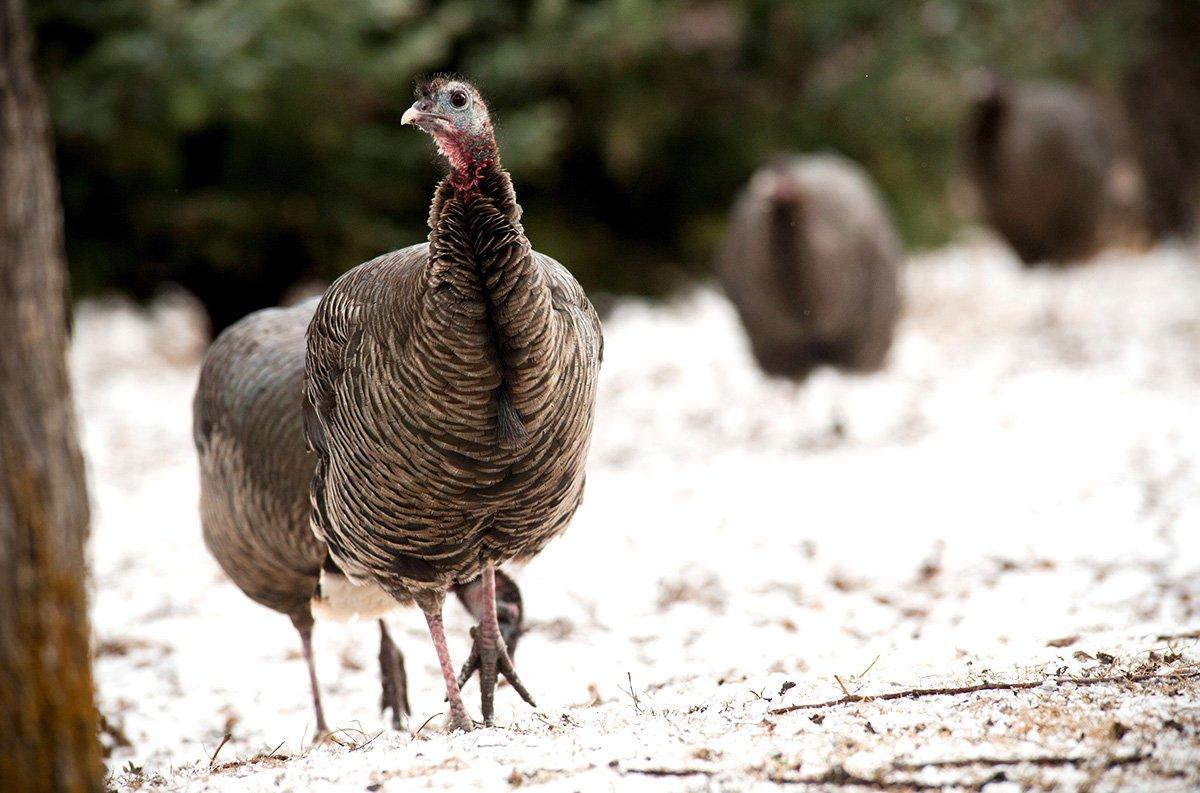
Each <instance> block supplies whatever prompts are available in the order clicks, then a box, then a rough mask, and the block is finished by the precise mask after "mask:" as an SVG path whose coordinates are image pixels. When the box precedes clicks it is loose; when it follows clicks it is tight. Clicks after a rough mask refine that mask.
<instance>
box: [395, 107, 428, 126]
mask: <svg viewBox="0 0 1200 793" xmlns="http://www.w3.org/2000/svg"><path fill="white" fill-rule="evenodd" d="M423 115H425V114H424V113H422V112H421V111H420V110H417V106H416V105H413V106H412V107H410V108H409V109H408V110H405V111H404V115H403V116H401V117H400V125H401V126H403V125H405V124H412V125H413V126H414V127H415V126H418V124H417V121H418V120H419V119H420V118H421V116H423ZM392 118H395V116H392Z"/></svg>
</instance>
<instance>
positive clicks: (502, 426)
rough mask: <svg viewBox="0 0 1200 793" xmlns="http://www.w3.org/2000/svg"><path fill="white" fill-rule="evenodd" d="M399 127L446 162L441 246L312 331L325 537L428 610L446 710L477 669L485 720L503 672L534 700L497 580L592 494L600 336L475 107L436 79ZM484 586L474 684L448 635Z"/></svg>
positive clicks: (388, 272) (437, 216) (314, 440)
mask: <svg viewBox="0 0 1200 793" xmlns="http://www.w3.org/2000/svg"><path fill="white" fill-rule="evenodd" d="M403 123H405V124H413V125H415V126H417V127H419V128H420V129H422V130H424V131H425V132H427V133H429V134H430V135H431V136H432V137H433V139H434V141H435V142H436V143H437V147H438V150H439V151H440V152H441V153H442V155H443V156H444V157H445V158H446V160H447V161H448V163H449V167H450V173H449V175H448V176H447V178H445V179H444V180H443V181H442V182H441V183H440V184H439V185H438V187H437V189H436V192H435V194H434V198H433V204H432V207H431V208H430V212H429V228H430V232H429V242H428V244H422V245H415V246H413V247H411V248H405V249H403V250H400V251H396V252H394V253H390V254H387V255H385V256H381V257H379V258H378V259H375V260H373V261H370V262H367V263H366V264H363V265H360V266H358V267H356V268H354V269H353V270H351V271H349V272H348V273H346V274H345V275H343V276H342V277H341V278H339V279H338V280H337V281H336V282H334V284H333V285H332V286H331V287H330V288H329V291H328V292H326V294H325V296H324V298H323V299H322V300H321V303H320V305H319V306H318V308H317V312H316V315H315V316H314V317H313V320H312V324H311V325H310V326H309V329H308V360H307V374H308V380H307V392H306V393H307V408H308V410H307V413H306V415H305V419H306V425H305V426H306V428H307V431H308V439H309V442H310V444H311V446H312V448H313V450H314V451H315V452H316V455H317V458H318V464H317V474H316V476H315V477H314V479H313V487H312V500H313V506H314V524H315V525H316V526H317V527H318V530H319V531H320V532H321V534H322V536H323V537H324V539H325V540H326V542H327V543H328V544H329V550H330V554H331V555H332V557H333V558H334V560H335V561H336V562H337V564H338V566H339V567H341V568H342V569H343V570H345V571H346V574H347V575H349V576H351V577H353V578H356V579H358V580H361V581H373V582H375V583H378V584H379V586H381V587H382V588H383V589H384V590H386V591H387V592H389V593H390V594H391V595H392V596H393V597H395V598H396V599H397V600H399V601H401V602H407V601H409V600H415V601H416V602H417V604H418V605H420V607H421V609H422V610H423V611H424V612H425V616H426V619H427V621H428V623H429V630H430V634H431V637H432V638H433V642H434V646H435V649H436V650H437V653H438V660H439V662H440V664H441V667H442V672H443V676H444V677H445V682H446V691H447V697H448V699H449V700H450V704H451V714H450V725H451V726H452V727H453V728H459V729H470V727H471V726H472V723H471V721H470V720H469V719H468V717H467V714H466V710H465V708H464V707H463V703H462V697H461V694H460V691H459V688H460V686H461V685H463V684H465V681H466V679H467V678H468V677H469V676H470V675H471V674H472V673H473V671H474V670H475V669H476V668H479V671H480V687H481V689H482V697H481V699H482V705H483V717H484V722H485V723H486V724H488V725H490V724H492V721H493V702H492V697H493V692H494V689H495V683H496V675H497V672H503V673H504V674H505V675H506V676H507V677H508V679H509V681H510V682H511V683H512V684H513V687H514V688H515V689H516V690H517V691H518V692H519V693H521V694H522V696H524V697H525V698H526V699H527V700H529V701H530V702H532V700H530V699H529V696H528V693H527V692H525V690H524V687H523V686H521V685H520V682H519V680H518V679H517V676H516V675H515V673H514V672H513V670H512V664H511V661H510V659H509V657H508V653H507V652H506V650H505V643H504V641H503V638H502V637H500V636H499V635H498V628H497V624H496V617H495V614H494V610H493V609H492V603H493V602H494V591H493V587H494V584H493V581H494V577H493V575H494V574H493V570H494V568H495V566H496V565H499V564H501V563H503V562H506V561H509V560H522V559H528V558H530V557H532V556H533V555H535V554H536V553H538V552H539V551H540V550H542V548H543V547H545V545H546V544H547V543H548V542H550V540H551V539H553V538H554V537H555V536H557V535H558V534H559V533H561V532H562V531H563V530H564V529H565V528H566V526H567V522H568V521H569V520H570V519H571V516H572V515H573V514H574V512H575V510H576V508H577V507H578V506H579V502H580V499H581V497H582V495H583V481H584V458H585V457H586V454H587V449H588V443H589V440H590V437H591V431H592V417H593V412H594V403H595V394H596V378H597V374H598V372H599V368H600V355H601V343H602V342H601V333H600V322H599V319H598V318H597V316H596V312H595V311H594V310H593V308H592V305H591V303H589V302H588V299H587V297H586V296H585V295H584V293H583V290H582V289H581V288H580V286H579V284H578V283H576V281H575V279H574V278H573V277H572V276H571V274H570V273H569V272H568V271H567V270H566V269H565V268H564V267H563V266H562V265H560V264H559V263H558V262H556V261H554V260H553V259H551V258H550V257H548V256H543V255H542V254H540V253H537V252H535V251H533V250H532V249H531V248H530V245H529V241H528V240H527V239H526V237H525V232H524V229H523V228H522V226H521V222H520V218H521V208H520V206H519V205H518V204H517V200H516V195H515V193H514V191H513V186H512V182H511V180H510V179H509V176H508V173H507V172H506V171H505V170H504V169H503V168H502V167H501V166H500V160H499V156H498V153H497V149H496V143H495V139H494V136H493V133H492V124H491V120H490V118H489V115H488V110H487V107H486V106H485V104H484V102H483V99H482V98H481V97H480V95H479V93H478V92H477V91H476V90H475V88H474V87H472V86H471V85H470V84H469V83H467V82H465V81H462V80H455V79H448V78H436V79H434V80H432V81H431V82H428V83H426V84H424V85H422V86H421V87H420V88H419V89H418V91H417V101H416V102H415V103H414V104H413V106H412V107H411V108H410V109H409V110H408V111H407V112H405V114H404V118H403ZM476 575H482V580H483V593H484V598H483V607H484V609H485V611H486V612H487V613H485V615H484V617H483V618H482V619H481V620H480V624H479V627H478V629H477V630H476V631H473V635H474V636H475V645H474V649H473V650H472V654H471V657H470V658H469V659H468V663H467V665H466V666H465V667H464V670H463V674H462V677H461V680H456V678H455V675H454V672H453V669H452V667H451V666H450V659H449V653H448V651H447V648H446V641H445V636H444V632H443V628H442V617H441V612H442V602H443V599H444V597H445V594H446V591H447V590H448V589H449V588H451V587H453V586H454V585H455V584H458V583H460V582H463V581H469V580H471V579H472V578H473V577H474V576H476Z"/></svg>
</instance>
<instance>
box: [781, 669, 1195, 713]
mask: <svg viewBox="0 0 1200 793" xmlns="http://www.w3.org/2000/svg"><path fill="white" fill-rule="evenodd" d="M1196 677H1200V670H1196V669H1193V670H1190V671H1187V672H1180V673H1171V674H1165V675H1159V674H1152V673H1147V674H1141V675H1107V676H1104V677H1056V678H1050V679H1051V680H1053V681H1054V682H1055V683H1074V684H1075V685H1077V686H1086V685H1093V684H1096V683H1140V682H1143V681H1146V680H1160V679H1161V680H1189V679H1192V678H1196ZM834 679H836V680H837V681H838V685H840V686H841V687H842V691H843V692H845V693H846V696H844V697H842V698H841V699H831V700H828V701H826V702H802V703H800V704H798V705H788V706H787V707H783V708H772V709H771V710H769V711H767V712H768V713H770V714H771V715H772V716H781V715H783V714H785V713H792V712H793V711H797V710H814V709H816V708H830V707H834V706H835V705H848V704H850V703H853V702H870V701H872V700H881V701H882V700H893V699H909V698H917V697H944V696H954V695H957V694H974V693H975V692H977V691H1019V690H1022V689H1030V688H1037V687H1039V686H1041V685H1042V684H1043V683H1044V682H1045V681H1042V680H1035V681H1021V682H1016V683H1004V682H1001V683H979V684H977V685H973V686H956V687H953V688H909V689H905V690H903V691H891V692H888V693H887V694H876V695H874V696H871V695H867V696H863V695H859V694H851V693H850V692H849V691H846V686H845V684H843V683H842V681H841V678H838V677H837V676H836V675H835V676H834Z"/></svg>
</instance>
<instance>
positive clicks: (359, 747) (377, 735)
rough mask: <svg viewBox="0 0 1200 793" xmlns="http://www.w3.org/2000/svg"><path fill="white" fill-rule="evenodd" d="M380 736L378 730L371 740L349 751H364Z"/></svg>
mask: <svg viewBox="0 0 1200 793" xmlns="http://www.w3.org/2000/svg"><path fill="white" fill-rule="evenodd" d="M425 723H426V724H428V723H429V722H425ZM380 735H383V730H380V731H379V732H377V733H375V735H373V736H372V737H371V740H369V741H367V742H366V743H360V744H358V745H357V746H354V747H353V748H351V749H350V751H352V752H357V751H358V750H359V749H364V748H366V747H368V746H370V745H371V743H372V742H373V741H374V740H375V739H376V738H378V737H379V736H380Z"/></svg>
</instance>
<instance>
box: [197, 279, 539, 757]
mask: <svg viewBox="0 0 1200 793" xmlns="http://www.w3.org/2000/svg"><path fill="white" fill-rule="evenodd" d="M316 305H317V301H316V299H309V300H306V301H304V302H302V303H300V304H298V305H296V306H293V307H291V308H286V309H267V310H264V311H259V312H257V313H254V314H251V315H250V316H248V317H245V318H244V319H242V320H241V321H239V322H237V323H236V324H234V325H231V326H230V327H228V328H227V329H226V330H225V331H224V332H223V333H221V335H220V336H219V337H217V339H216V341H214V342H213V344H212V346H211V347H210V348H209V350H208V353H207V354H206V355H205V358H204V363H203V365H202V367H201V371H200V382H199V385H198V387H197V389H196V398H195V403H194V426H193V431H194V437H195V443H196V451H197V453H198V455H199V460H200V517H201V523H202V526H203V531H204V542H205V544H206V545H207V546H208V549H209V551H210V552H211V553H212V555H213V556H214V557H215V558H216V560H217V562H218V563H219V564H220V566H221V568H222V569H223V570H224V571H225V573H226V574H227V575H228V576H229V577H230V578H231V579H232V580H233V582H234V583H235V584H237V586H238V587H239V588H240V589H241V590H242V591H243V592H245V593H246V594H247V595H248V596H249V597H250V598H251V599H253V600H255V601H256V602H258V603H261V604H262V605H264V606H267V607H268V608H271V609H274V610H275V611H278V612H280V613H281V614H284V615H285V616H287V617H289V618H291V620H292V624H293V625H295V626H296V630H297V631H299V633H300V639H301V644H302V647H303V650H304V659H305V662H306V663H307V664H308V672H309V682H310V684H311V686H312V698H313V707H314V709H315V711H316V720H317V730H318V731H319V732H320V733H325V732H327V730H328V728H327V726H326V723H325V715H324V712H323V710H322V707H321V695H320V689H319V687H318V685H317V675H316V669H315V667H314V665H313V657H312V629H313V610H314V608H315V609H316V610H317V612H318V614H319V615H320V616H328V617H331V618H333V619H337V620H344V619H347V618H350V617H352V616H356V615H357V616H361V617H365V618H375V619H378V620H379V638H380V645H379V663H380V675H381V678H382V684H383V693H382V699H381V704H380V706H381V708H382V709H383V710H384V711H387V710H391V714H392V724H393V726H394V727H396V728H397V729H399V728H400V727H401V726H402V724H403V719H404V717H405V716H407V715H408V695H407V685H406V678H405V672H404V657H403V655H401V653H400V650H399V648H397V647H396V645H395V643H394V642H393V641H392V639H391V637H390V636H389V635H388V630H387V626H386V625H385V624H384V621H383V619H382V615H383V614H384V613H386V612H387V611H389V610H391V609H392V608H394V607H395V605H396V603H395V601H394V600H393V599H392V598H391V597H389V596H388V595H386V594H385V593H384V592H382V591H381V590H379V589H378V588H377V587H370V586H363V587H358V586H353V585H351V584H350V583H349V582H348V581H347V580H346V579H345V577H344V576H343V575H341V573H340V571H339V570H338V569H337V566H336V564H334V563H333V562H332V560H330V559H329V558H328V554H327V552H326V548H325V543H323V542H322V541H321V540H319V539H318V538H317V537H316V535H315V534H313V531H312V526H311V521H310V514H309V485H310V482H311V480H312V475H313V468H314V465H315V460H314V459H313V456H312V455H311V454H309V453H308V451H307V449H306V447H305V440H304V420H303V410H302V396H303V381H304V331H305V328H307V326H308V323H309V320H310V319H311V318H312V314H313V310H314V309H315V308H316ZM480 585H481V582H480V581H478V580H476V581H475V582H471V583H469V584H466V585H465V586H463V587H460V588H459V590H458V594H459V597H460V599H461V600H462V601H463V603H464V605H466V606H467V608H468V610H470V611H471V612H472V614H474V615H476V616H478V615H479V614H480V613H481V611H480V609H481V606H482V598H481V593H480ZM501 587H502V589H501V600H502V604H501V611H502V624H503V627H502V630H503V631H504V633H505V637H506V639H507V640H508V641H509V643H510V645H513V646H515V642H516V640H517V637H518V636H519V634H520V629H521V618H522V613H521V611H522V610H521V600H520V592H519V590H518V589H517V587H516V584H515V583H513V582H512V581H511V580H509V579H508V578H507V577H502V579H501Z"/></svg>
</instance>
